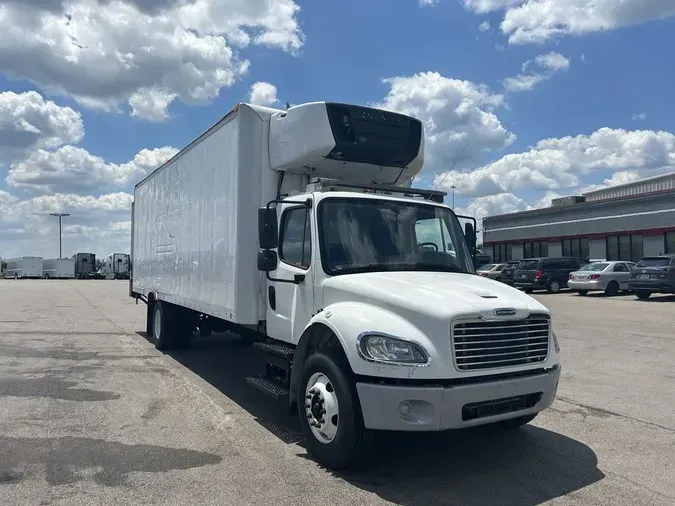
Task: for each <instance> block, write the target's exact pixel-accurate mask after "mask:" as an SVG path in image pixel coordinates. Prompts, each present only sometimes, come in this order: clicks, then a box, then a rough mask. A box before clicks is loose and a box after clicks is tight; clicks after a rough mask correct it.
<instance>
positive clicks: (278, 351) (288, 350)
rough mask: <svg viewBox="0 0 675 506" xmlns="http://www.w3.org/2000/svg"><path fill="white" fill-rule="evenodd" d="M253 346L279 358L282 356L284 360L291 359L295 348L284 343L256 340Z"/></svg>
mask: <svg viewBox="0 0 675 506" xmlns="http://www.w3.org/2000/svg"><path fill="white" fill-rule="evenodd" d="M253 346H254V347H255V348H258V349H259V350H262V351H264V352H266V353H269V354H270V355H275V356H277V357H279V358H283V359H286V360H290V359H292V358H293V354H294V353H295V348H293V347H292V346H287V345H285V344H277V343H266V342H262V341H258V342H255V343H253Z"/></svg>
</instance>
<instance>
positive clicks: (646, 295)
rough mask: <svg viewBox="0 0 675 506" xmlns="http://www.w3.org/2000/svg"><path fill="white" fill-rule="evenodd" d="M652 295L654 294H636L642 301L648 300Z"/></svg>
mask: <svg viewBox="0 0 675 506" xmlns="http://www.w3.org/2000/svg"><path fill="white" fill-rule="evenodd" d="M651 294H652V292H635V295H636V296H637V298H638V299H641V300H646V299H648V298H649V296H650V295H651Z"/></svg>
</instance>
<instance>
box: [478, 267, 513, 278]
mask: <svg viewBox="0 0 675 506" xmlns="http://www.w3.org/2000/svg"><path fill="white" fill-rule="evenodd" d="M505 266H506V264H487V265H483V266H482V267H481V268H480V269H478V270H477V271H476V274H478V275H479V276H483V277H484V278H490V279H496V280H497V281H499V280H500V279H501V274H502V269H503V268H504V267H505Z"/></svg>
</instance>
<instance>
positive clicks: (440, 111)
mask: <svg viewBox="0 0 675 506" xmlns="http://www.w3.org/2000/svg"><path fill="white" fill-rule="evenodd" d="M384 83H386V84H388V85H389V86H390V89H389V92H388V94H387V96H386V97H385V98H384V100H383V101H382V102H381V103H379V104H375V106H376V107H382V108H384V109H387V110H391V111H396V112H400V113H403V114H408V115H411V116H414V117H416V118H419V119H420V120H421V121H422V122H423V123H424V128H425V132H424V133H425V143H426V144H425V145H426V154H425V156H426V162H425V167H429V168H431V169H432V170H441V169H443V168H445V167H449V166H450V165H452V163H453V162H454V161H455V159H456V158H457V156H458V155H459V154H460V153H461V152H462V149H464V147H465V146H466V150H465V151H464V154H463V156H462V160H461V162H460V163H459V164H458V167H461V166H465V165H470V164H471V163H474V164H475V163H476V161H477V160H479V159H481V157H482V156H483V155H484V153H485V152H488V151H496V150H500V149H502V148H504V147H506V146H508V145H510V144H511V143H512V142H513V141H514V140H515V138H516V136H515V135H514V134H513V133H512V132H509V131H508V130H507V129H506V128H505V127H504V125H502V123H501V122H500V121H499V118H498V117H497V115H496V114H495V112H494V111H495V110H496V109H498V108H500V107H503V106H504V97H503V96H502V95H499V94H496V93H492V92H491V91H490V89H489V88H488V87H487V86H485V85H481V84H475V83H473V82H471V81H462V80H459V79H451V78H447V77H444V76H442V75H440V74H439V73H437V72H423V73H420V74H415V75H413V76H410V77H392V78H388V79H385V80H384Z"/></svg>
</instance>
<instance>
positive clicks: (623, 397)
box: [0, 280, 675, 506]
mask: <svg viewBox="0 0 675 506" xmlns="http://www.w3.org/2000/svg"><path fill="white" fill-rule="evenodd" d="M127 287H128V283H127V282H118V281H29V280H25V281H24V280H21V281H14V280H0V497H1V498H2V499H1V500H0V502H1V503H2V504H3V505H21V506H24V505H52V504H84V505H95V504H125V505H126V504H129V505H130V504H139V505H150V504H176V505H179V504H180V505H185V504H195V505H197V504H219V505H223V504H225V505H227V504H232V505H249V504H250V505H267V504H270V505H272V504H274V505H291V504H293V505H300V504H312V505H315V504H329V503H332V504H340V505H342V504H345V505H346V504H350V505H352V504H359V505H362V506H365V505H374V504H401V505H425V506H429V505H450V504H462V505H473V504H475V505H490V504H495V505H497V504H498V505H500V506H502V505H511V504H513V505H526V506H527V505H535V504H547V503H550V504H575V505H577V504H602V505H612V506H617V505H628V504H630V505H636V504H640V505H642V504H649V505H651V506H655V505H672V504H674V503H675V407H674V402H673V401H674V399H675V398H674V397H673V392H675V372H673V359H674V358H675V336H674V335H673V331H672V328H673V324H674V323H675V298H672V297H653V298H652V299H650V300H647V301H638V300H637V299H635V297H633V296H630V295H629V296H619V297H614V298H611V299H609V298H605V297H602V296H593V295H591V296H588V297H580V296H577V295H573V294H569V293H559V294H555V295H547V294H543V295H535V296H536V297H537V298H538V299H539V300H541V301H542V302H543V303H544V304H545V305H547V306H548V307H549V308H550V309H551V310H552V312H553V317H554V322H555V323H554V328H555V330H556V333H557V334H558V337H559V340H560V343H561V346H562V353H563V356H562V357H563V361H564V362H563V378H562V380H561V385H560V388H559V391H558V394H559V398H558V400H557V401H556V402H555V403H554V405H553V406H552V408H551V409H549V410H547V411H545V412H544V413H542V414H541V415H540V416H539V417H538V418H537V419H536V420H535V421H534V422H533V423H532V424H531V425H530V426H527V427H526V428H524V429H522V430H518V431H515V432H500V431H496V430H485V429H478V430H472V431H464V432H451V433H445V434H431V435H415V436H410V435H387V436H386V437H384V438H382V441H381V442H380V451H379V456H378V458H377V459H376V460H375V462H373V463H372V464H371V465H370V466H369V467H367V468H365V469H362V470H359V471H350V472H348V473H340V474H335V473H331V472H328V471H326V470H324V469H322V468H321V467H319V466H318V465H317V464H315V463H314V461H312V460H311V459H309V458H308V457H307V456H306V452H305V450H304V448H303V446H302V438H301V436H300V435H299V431H298V425H297V423H296V421H295V418H294V417H293V416H290V415H289V414H288V413H287V412H285V411H284V410H283V409H281V407H280V406H277V405H274V403H272V402H270V401H268V400H267V398H264V397H261V395H260V394H259V393H258V392H256V391H254V390H252V389H251V388H250V387H248V386H247V385H246V383H245V381H244V377H245V376H246V375H248V374H250V372H251V368H254V367H255V365H253V364H254V361H253V360H252V359H253V357H254V355H253V354H254V353H255V350H253V349H250V348H247V347H245V346H244V345H243V344H242V343H241V341H240V340H239V339H237V338H236V337H234V336H228V335H225V336H223V335H221V336H213V337H211V338H208V339H198V340H197V341H196V342H195V344H194V347H193V348H192V349H189V350H184V351H180V352H172V353H171V354H163V353H161V352H159V351H157V350H155V348H154V347H153V346H152V345H151V344H150V343H149V342H148V341H147V340H146V339H145V338H144V336H143V335H142V332H141V331H142V330H143V329H144V328H145V322H144V317H145V306H144V305H142V304H139V305H138V306H136V305H134V303H133V301H131V300H130V299H129V298H128V297H127V296H126V295H127Z"/></svg>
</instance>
